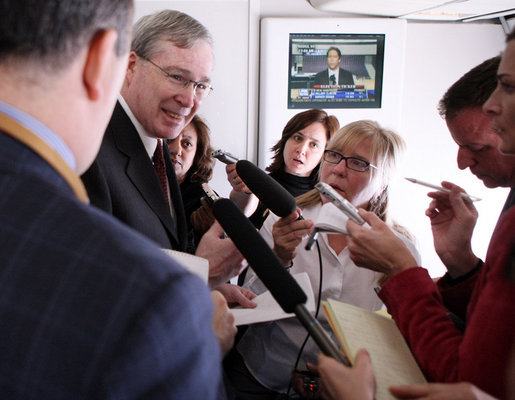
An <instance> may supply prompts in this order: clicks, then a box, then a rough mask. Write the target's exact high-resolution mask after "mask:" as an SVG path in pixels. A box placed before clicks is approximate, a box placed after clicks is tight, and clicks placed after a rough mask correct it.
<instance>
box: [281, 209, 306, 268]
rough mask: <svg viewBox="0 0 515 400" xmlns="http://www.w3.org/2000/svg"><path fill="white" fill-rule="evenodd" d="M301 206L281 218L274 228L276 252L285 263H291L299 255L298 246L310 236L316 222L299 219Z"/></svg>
mask: <svg viewBox="0 0 515 400" xmlns="http://www.w3.org/2000/svg"><path fill="white" fill-rule="evenodd" d="M299 215H300V208H297V210H296V211H294V212H292V213H291V214H290V215H288V216H286V217H284V218H280V219H278V220H277V222H276V223H275V224H274V226H273V228H272V236H273V238H274V252H275V254H277V256H278V257H279V259H280V260H281V261H282V263H283V264H284V265H288V264H290V262H291V260H293V259H294V258H295V256H296V255H297V246H298V245H299V244H300V242H301V241H302V239H303V238H304V237H306V236H308V235H309V234H310V233H311V231H312V230H313V227H314V226H315V223H314V222H313V221H312V220H309V219H298V218H299Z"/></svg>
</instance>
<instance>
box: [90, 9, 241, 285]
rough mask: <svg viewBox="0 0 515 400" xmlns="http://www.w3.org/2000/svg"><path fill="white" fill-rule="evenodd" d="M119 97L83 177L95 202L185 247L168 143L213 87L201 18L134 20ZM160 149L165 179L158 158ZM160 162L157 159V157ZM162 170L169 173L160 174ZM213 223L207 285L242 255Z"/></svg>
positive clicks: (203, 250)
mask: <svg viewBox="0 0 515 400" xmlns="http://www.w3.org/2000/svg"><path fill="white" fill-rule="evenodd" d="M131 50H132V51H131V52H130V55H129V63H128V68H127V72H126V77H125V81H124V83H123V86H122V90H121V96H120V97H119V101H118V104H117V105H116V108H115V111H114V114H113V116H112V118H111V121H110V123H109V126H108V129H107V131H106V135H105V138H104V141H103V143H102V147H101V149H100V152H99V155H98V157H97V159H96V160H95V163H94V164H93V165H92V167H91V168H90V169H89V170H88V171H87V172H86V173H85V174H84V175H83V176H82V179H83V182H84V184H85V185H86V188H87V191H88V194H89V196H90V198H91V203H92V204H93V205H95V206H97V207H99V208H101V209H103V210H104V211H107V212H109V213H111V214H113V215H114V216H115V217H117V218H118V219H120V220H121V221H123V222H125V223H126V224H128V225H130V226H131V227H133V228H134V229H136V230H138V231H139V232H141V233H143V234H145V235H146V236H147V237H149V238H150V239H152V240H154V241H155V242H156V243H157V244H158V245H159V246H161V247H164V248H172V249H175V250H181V251H183V250H184V249H185V246H186V241H187V231H186V229H187V228H186V221H185V216H184V208H183V204H182V199H181V195H180V189H179V186H178V183H177V178H176V176H175V172H174V169H173V167H172V165H171V161H170V157H169V153H168V146H166V145H165V146H162V141H163V140H164V139H174V138H175V137H177V136H178V135H179V134H180V132H181V131H182V129H183V128H184V127H185V126H186V125H187V124H188V123H189V122H190V121H191V119H192V118H193V116H194V115H195V113H196V112H197V110H198V108H199V107H200V105H201V103H202V101H203V100H204V99H205V98H206V97H207V96H208V95H209V93H210V92H211V91H212V87H211V84H210V81H211V73H212V69H213V53H212V38H211V36H210V34H209V32H208V31H207V29H206V28H205V27H204V26H203V25H202V24H200V23H199V22H198V21H197V20H195V19H194V18H192V17H190V16H189V15H186V14H184V13H181V12H179V11H174V10H164V11H161V12H159V13H156V14H153V15H148V16H145V17H143V18H141V19H140V20H139V21H138V22H137V23H136V25H135V28H134V36H133V41H132V48H131ZM160 146H162V147H163V149H164V153H163V157H164V163H165V165H166V178H164V176H163V178H164V182H160V179H159V174H158V173H157V172H156V170H155V169H154V166H153V158H154V156H155V155H156V153H160ZM154 164H155V162H154ZM163 175H164V174H163ZM222 233H223V230H222V228H221V227H220V226H219V225H218V223H216V224H215V225H214V226H213V227H212V229H210V230H209V231H208V232H207V233H206V234H205V235H204V237H203V238H202V239H201V241H200V243H199V245H198V248H197V252H196V255H198V256H201V257H204V258H206V259H208V260H209V268H210V271H209V283H210V285H211V286H212V287H217V286H218V285H220V284H222V283H223V282H225V281H227V280H228V279H230V278H231V277H233V276H235V275H237V274H238V273H239V272H240V270H241V268H242V260H243V257H242V256H241V254H240V253H239V252H238V251H237V249H236V248H235V247H234V244H233V243H232V241H231V240H230V239H221V236H222Z"/></svg>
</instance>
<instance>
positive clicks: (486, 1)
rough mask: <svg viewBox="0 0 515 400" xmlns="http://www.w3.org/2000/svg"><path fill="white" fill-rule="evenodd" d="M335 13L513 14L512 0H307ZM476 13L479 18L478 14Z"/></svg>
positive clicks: (449, 16)
mask: <svg viewBox="0 0 515 400" xmlns="http://www.w3.org/2000/svg"><path fill="white" fill-rule="evenodd" d="M307 1H308V3H310V4H311V5H312V6H313V7H314V8H316V9H318V10H321V11H329V12H336V13H351V14H363V15H369V16H383V17H399V18H407V19H426V20H440V21H459V20H464V21H466V20H467V19H470V18H473V19H476V18H477V19H483V18H494V17H499V16H509V15H515V0H453V1H449V0H447V1H446V0H307ZM478 17H479V18H478Z"/></svg>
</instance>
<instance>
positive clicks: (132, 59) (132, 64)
mask: <svg viewBox="0 0 515 400" xmlns="http://www.w3.org/2000/svg"><path fill="white" fill-rule="evenodd" d="M137 59H138V55H137V54H136V53H135V52H134V51H131V52H130V53H129V62H128V65H127V73H126V74H125V80H126V82H127V83H128V84H130V83H131V81H132V77H133V76H134V74H135V69H136V60H137Z"/></svg>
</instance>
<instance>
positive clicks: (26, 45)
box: [0, 0, 134, 71]
mask: <svg viewBox="0 0 515 400" xmlns="http://www.w3.org/2000/svg"><path fill="white" fill-rule="evenodd" d="M133 10H134V3H133V0H52V1H49V0H16V1H7V0H3V1H0V65H2V64H4V65H5V64H6V63H13V65H27V64H29V65H30V64H33V65H34V66H37V67H38V68H39V69H42V68H46V69H47V70H49V71H58V70H60V69H61V68H64V67H66V66H67V65H69V63H70V62H71V61H72V60H73V59H74V58H75V57H76V56H77V54H78V53H79V52H80V50H81V49H82V48H83V47H84V46H85V45H86V44H88V43H89V42H90V41H91V40H92V39H93V38H94V37H95V35H97V34H98V33H99V32H103V31H106V30H109V29H114V30H116V31H117V33H118V42H117V45H116V52H117V55H121V54H124V53H125V52H126V51H127V49H128V45H129V40H130V28H131V22H132V17H133Z"/></svg>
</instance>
